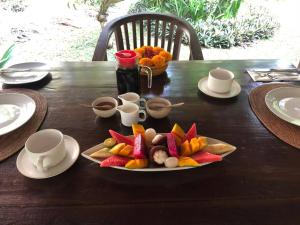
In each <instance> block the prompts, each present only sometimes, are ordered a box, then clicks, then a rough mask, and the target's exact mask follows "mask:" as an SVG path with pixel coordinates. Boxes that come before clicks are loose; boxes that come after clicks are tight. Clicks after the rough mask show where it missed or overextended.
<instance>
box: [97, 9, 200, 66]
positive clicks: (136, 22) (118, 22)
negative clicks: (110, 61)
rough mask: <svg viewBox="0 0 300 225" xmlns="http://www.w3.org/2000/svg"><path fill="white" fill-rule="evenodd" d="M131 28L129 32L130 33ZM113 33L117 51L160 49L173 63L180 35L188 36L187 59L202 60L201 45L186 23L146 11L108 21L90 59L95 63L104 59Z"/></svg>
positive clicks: (175, 58)
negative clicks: (145, 47) (143, 48)
mask: <svg viewBox="0 0 300 225" xmlns="http://www.w3.org/2000/svg"><path fill="white" fill-rule="evenodd" d="M130 26H132V27H131V28H130ZM131 29H132V32H129V30H130V31H131ZM146 30H147V31H146ZM112 34H114V35H115V40H116V47H117V50H123V49H124V47H126V49H131V48H132V47H133V48H137V47H141V46H144V45H154V46H160V47H162V48H164V49H166V50H168V51H169V52H171V54H172V55H173V60H178V59H179V54H180V47H181V45H182V37H183V34H187V37H188V39H189V47H190V53H191V54H190V59H192V60H195V59H197V60H203V55H202V50H201V46H200V43H199V40H198V37H197V34H196V32H195V30H194V29H193V27H192V26H191V25H190V24H189V23H188V22H186V21H185V20H183V19H181V18H178V17H176V16H173V15H171V14H160V13H149V12H145V13H137V14H131V15H126V16H123V17H120V18H116V19H114V20H112V21H110V22H109V23H108V24H107V25H106V26H105V27H104V28H103V30H102V32H101V35H100V37H99V40H98V43H97V46H96V49H95V52H94V56H93V60H94V61H99V60H100V61H103V60H106V59H107V57H106V49H107V46H108V45H109V40H110V38H111V35H112ZM132 42H133V43H132Z"/></svg>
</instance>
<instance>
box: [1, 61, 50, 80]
mask: <svg viewBox="0 0 300 225" xmlns="http://www.w3.org/2000/svg"><path fill="white" fill-rule="evenodd" d="M46 66H47V64H46V63H42V62H25V63H18V64H14V65H11V66H9V67H8V69H9V68H13V69H31V68H40V67H46ZM17 73H19V74H22V73H33V74H34V73H35V74H38V76H35V78H28V79H26V77H24V78H23V79H22V80H21V81H16V80H15V81H13V80H14V77H10V76H9V75H6V76H7V77H10V79H5V76H4V75H2V76H0V78H2V82H3V83H4V84H29V83H33V82H36V81H39V80H42V79H43V78H44V77H46V76H47V75H48V74H49V72H47V71H46V72H33V71H32V72H17ZM12 74H13V73H12Z"/></svg>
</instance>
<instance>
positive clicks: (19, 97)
mask: <svg viewBox="0 0 300 225" xmlns="http://www.w3.org/2000/svg"><path fill="white" fill-rule="evenodd" d="M35 108H36V104H35V102H34V100H33V99H32V98H30V97H28V96H27V95H24V94H19V93H3V94H0V135H3V134H6V133H9V132H11V131H13V130H15V129H17V128H19V127H20V126H22V125H23V124H24V123H26V122H27V121H28V120H29V119H30V118H31V117H32V116H33V114H34V112H35Z"/></svg>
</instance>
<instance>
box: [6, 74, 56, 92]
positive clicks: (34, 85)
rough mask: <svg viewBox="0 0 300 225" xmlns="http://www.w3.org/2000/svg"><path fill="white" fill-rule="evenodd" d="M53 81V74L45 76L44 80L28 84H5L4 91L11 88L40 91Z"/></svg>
mask: <svg viewBox="0 0 300 225" xmlns="http://www.w3.org/2000/svg"><path fill="white" fill-rule="evenodd" d="M51 80H52V75H51V73H48V74H47V76H45V77H44V78H43V79H41V80H39V81H36V82H32V83H28V84H3V86H2V88H3V89H9V88H28V89H32V90H38V89H41V88H43V87H45V86H46V85H48V84H49V83H50V81H51Z"/></svg>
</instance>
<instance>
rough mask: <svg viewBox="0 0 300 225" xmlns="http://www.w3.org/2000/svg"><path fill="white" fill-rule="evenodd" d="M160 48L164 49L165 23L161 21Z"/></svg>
mask: <svg viewBox="0 0 300 225" xmlns="http://www.w3.org/2000/svg"><path fill="white" fill-rule="evenodd" d="M161 29H162V30H161V45H160V46H161V47H162V48H164V47H165V38H166V21H163V23H162V27H161Z"/></svg>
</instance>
